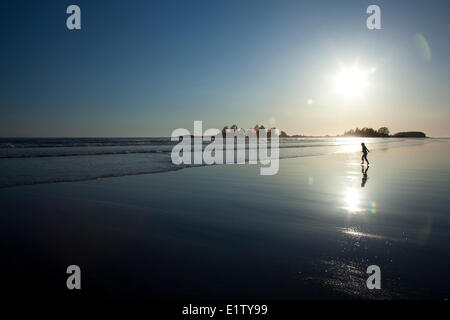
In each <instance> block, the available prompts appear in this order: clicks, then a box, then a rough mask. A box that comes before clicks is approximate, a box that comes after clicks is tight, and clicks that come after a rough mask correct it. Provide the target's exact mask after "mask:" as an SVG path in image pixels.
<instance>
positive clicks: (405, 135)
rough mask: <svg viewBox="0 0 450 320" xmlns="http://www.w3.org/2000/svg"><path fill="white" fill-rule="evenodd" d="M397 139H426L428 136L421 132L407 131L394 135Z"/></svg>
mask: <svg viewBox="0 0 450 320" xmlns="http://www.w3.org/2000/svg"><path fill="white" fill-rule="evenodd" d="M394 137H397V138H426V137H427V135H426V134H425V133H423V132H420V131H405V132H397V133H396V134H394Z"/></svg>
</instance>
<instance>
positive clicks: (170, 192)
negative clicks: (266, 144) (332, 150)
mask: <svg viewBox="0 0 450 320" xmlns="http://www.w3.org/2000/svg"><path fill="white" fill-rule="evenodd" d="M449 155H450V144H449V143H448V141H446V142H436V143H428V144H425V145H423V146H414V147H402V148H395V149H388V150H377V151H374V152H371V153H369V160H370V161H371V166H370V167H369V169H368V170H367V172H365V169H366V168H365V167H364V168H362V167H361V164H360V156H361V155H360V153H347V154H335V155H331V156H317V157H305V158H297V159H286V160H281V161H280V171H279V173H278V174H277V175H275V176H260V175H259V167H258V166H250V165H223V166H212V167H200V168H190V169H184V170H180V171H177V172H167V173H161V174H153V175H142V176H129V177H121V178H110V179H100V180H96V181H88V182H73V183H54V184H44V185H35V186H23V187H12V188H6V189H1V190H0V201H1V204H2V210H1V211H2V213H1V221H0V224H1V227H0V228H1V230H0V231H1V233H2V238H3V240H2V247H3V248H2V252H3V258H2V260H3V262H2V269H3V275H4V277H5V278H6V279H5V280H4V285H3V288H6V289H7V290H8V291H9V292H10V296H11V297H15V296H24V295H25V296H30V297H51V298H54V297H57V298H63V299H69V298H71V297H72V296H73V292H69V291H68V290H67V289H66V277H67V275H66V273H65V272H66V268H67V266H68V265H71V264H76V265H79V266H80V268H81V270H82V290H81V291H80V292H77V293H76V295H77V296H81V297H86V298H126V299H137V298H143V299H147V298H153V299H180V298H188V299H195V298H199V299H221V298H224V299H225V298H226V299H335V298H337V299H358V298H363V299H366V298H367V299H405V298H413V299H416V298H425V299H444V298H448V297H449V291H450V289H449V288H450V275H449V273H448V270H449V269H450V253H449V252H450V250H449V249H450V234H449V226H450V214H449V210H448V208H449V207H450V199H449V197H448V195H449V194H450V164H449V162H448V159H449ZM365 173H366V175H365ZM374 264H375V265H378V266H380V268H381V277H382V280H381V286H382V289H381V290H368V289H367V287H366V279H367V277H368V275H367V274H366V268H367V267H368V266H369V265H374Z"/></svg>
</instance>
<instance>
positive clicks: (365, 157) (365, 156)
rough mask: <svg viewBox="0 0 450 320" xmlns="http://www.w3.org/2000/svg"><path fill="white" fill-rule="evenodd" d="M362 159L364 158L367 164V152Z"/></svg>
mask: <svg viewBox="0 0 450 320" xmlns="http://www.w3.org/2000/svg"><path fill="white" fill-rule="evenodd" d="M364 159H366V162H367V164H369V160H367V153H366V154H365V155H364Z"/></svg>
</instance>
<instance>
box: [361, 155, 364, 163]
mask: <svg viewBox="0 0 450 320" xmlns="http://www.w3.org/2000/svg"><path fill="white" fill-rule="evenodd" d="M361 163H362V164H364V153H363V155H362V156H361Z"/></svg>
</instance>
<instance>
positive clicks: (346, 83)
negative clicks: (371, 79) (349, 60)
mask: <svg viewBox="0 0 450 320" xmlns="http://www.w3.org/2000/svg"><path fill="white" fill-rule="evenodd" d="M366 86H367V73H366V72H364V71H362V70H359V69H358V68H357V67H352V68H343V69H342V70H341V73H340V74H339V75H338V76H337V78H336V87H337V91H338V92H339V93H341V94H343V95H345V96H347V97H352V96H360V95H362V93H363V92H364V89H365V88H366Z"/></svg>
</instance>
